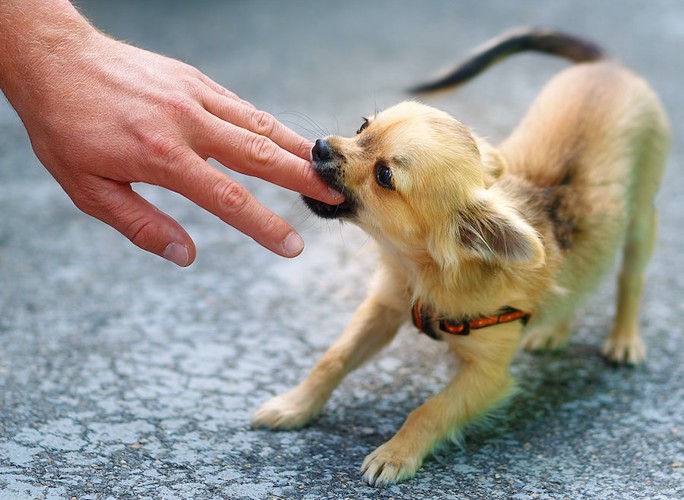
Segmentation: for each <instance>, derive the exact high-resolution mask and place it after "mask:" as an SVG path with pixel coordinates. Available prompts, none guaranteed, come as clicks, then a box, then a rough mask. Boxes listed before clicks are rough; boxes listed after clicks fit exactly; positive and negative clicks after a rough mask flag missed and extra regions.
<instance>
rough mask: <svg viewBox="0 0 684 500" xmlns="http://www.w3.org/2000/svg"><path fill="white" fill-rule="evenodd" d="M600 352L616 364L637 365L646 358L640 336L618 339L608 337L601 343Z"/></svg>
mask: <svg viewBox="0 0 684 500" xmlns="http://www.w3.org/2000/svg"><path fill="white" fill-rule="evenodd" d="M601 354H603V356H604V357H605V358H606V359H607V360H608V361H610V362H611V363H616V364H618V365H638V364H639V363H641V362H642V361H643V360H644V359H646V347H645V346H644V343H643V342H642V341H641V339H640V338H632V339H629V340H620V339H612V338H609V339H608V340H606V341H605V343H604V344H603V349H601Z"/></svg>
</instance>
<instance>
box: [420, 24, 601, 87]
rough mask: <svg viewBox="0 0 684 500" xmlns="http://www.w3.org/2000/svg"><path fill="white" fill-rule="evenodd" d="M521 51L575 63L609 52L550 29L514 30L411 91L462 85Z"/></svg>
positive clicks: (589, 60) (594, 58)
mask: <svg viewBox="0 0 684 500" xmlns="http://www.w3.org/2000/svg"><path fill="white" fill-rule="evenodd" d="M520 52H542V53H546V54H550V55H555V56H559V57H563V58H565V59H569V60H570V61H573V62H575V63H583V62H591V61H597V60H599V59H605V58H606V57H607V55H606V53H605V52H604V51H603V50H602V49H601V48H600V47H599V46H598V45H596V44H594V43H592V42H590V41H588V40H585V39H583V38H581V37H578V36H575V35H570V34H568V33H563V32H561V31H557V30H554V29H549V28H518V29H514V30H510V31H508V32H506V33H504V34H502V35H500V36H498V37H496V38H494V39H492V40H490V41H489V42H487V43H485V44H484V45H482V46H480V47H479V48H477V49H475V51H474V52H472V54H471V55H470V56H469V57H468V58H467V59H466V60H465V61H463V62H462V63H461V64H459V65H458V66H456V67H455V68H453V69H452V70H451V71H449V72H448V73H446V74H445V75H444V76H442V77H440V78H437V79H435V80H433V81H430V82H426V83H423V84H420V85H416V86H414V87H411V88H409V89H408V92H409V93H410V94H414V95H415V94H424V93H429V92H435V91H438V90H446V89H451V88H454V87H457V86H459V85H462V84H463V83H465V82H467V81H468V80H471V79H472V78H474V77H476V76H477V75H479V74H480V73H482V72H483V71H484V70H486V69H487V68H489V67H490V66H492V65H494V64H496V63H497V62H499V61H501V60H502V59H505V58H506V57H508V56H511V55H513V54H517V53H520Z"/></svg>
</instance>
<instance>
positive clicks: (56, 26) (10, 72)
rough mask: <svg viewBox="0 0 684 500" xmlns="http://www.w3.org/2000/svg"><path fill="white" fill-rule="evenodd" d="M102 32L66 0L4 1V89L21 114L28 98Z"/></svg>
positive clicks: (0, 36)
mask: <svg viewBox="0 0 684 500" xmlns="http://www.w3.org/2000/svg"><path fill="white" fill-rule="evenodd" d="M102 36H103V35H102V34H101V33H100V32H98V31H97V30H96V29H95V28H94V27H93V26H92V25H91V24H90V23H89V22H88V21H87V20H86V19H85V18H84V17H83V16H81V15H80V14H79V12H78V11H77V10H76V9H75V8H74V7H73V6H72V5H71V3H70V2H69V1H67V0H3V12H2V13H0V53H1V54H3V56H2V57H0V89H1V90H2V91H3V92H4V93H5V95H6V97H7V99H8V100H9V101H10V103H11V104H12V106H13V107H14V108H15V109H16V110H17V112H19V114H20V115H21V108H22V107H23V102H24V101H26V100H27V99H30V100H33V99H35V98H39V97H40V95H41V94H42V93H43V92H44V91H45V90H46V89H47V88H49V81H50V78H51V75H54V74H55V72H59V71H64V70H65V68H68V65H69V64H70V63H71V62H73V58H74V56H75V55H76V54H81V53H83V52H84V50H86V49H87V47H88V46H90V45H91V44H92V42H93V41H94V37H102Z"/></svg>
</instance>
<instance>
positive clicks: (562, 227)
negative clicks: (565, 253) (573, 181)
mask: <svg viewBox="0 0 684 500" xmlns="http://www.w3.org/2000/svg"><path fill="white" fill-rule="evenodd" d="M567 184H568V183H564V184H560V185H558V186H556V187H552V188H547V189H544V190H543V194H544V208H545V209H546V214H547V216H548V218H549V220H550V221H551V225H552V227H553V235H554V236H555V238H556V242H557V243H558V246H559V247H560V249H561V250H569V249H570V248H572V237H573V234H574V232H575V227H576V223H577V221H576V220H575V217H574V216H573V215H572V212H571V210H569V209H568V206H567V203H566V198H567V191H568V190H569V186H568V185H567Z"/></svg>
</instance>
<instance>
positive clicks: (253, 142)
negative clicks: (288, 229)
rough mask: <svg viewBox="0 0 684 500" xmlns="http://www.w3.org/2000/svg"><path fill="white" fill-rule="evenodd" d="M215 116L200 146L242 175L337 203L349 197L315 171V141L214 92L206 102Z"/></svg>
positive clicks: (201, 135) (207, 124)
mask: <svg viewBox="0 0 684 500" xmlns="http://www.w3.org/2000/svg"><path fill="white" fill-rule="evenodd" d="M205 106H206V109H207V110H208V111H209V112H210V113H211V116H213V119H211V118H210V119H207V121H206V122H205V124H204V125H205V127H203V128H202V130H201V132H200V133H199V134H198V136H197V137H195V138H194V139H193V142H194V144H195V147H196V149H198V150H200V151H202V152H203V153H205V154H206V155H207V156H211V157H212V158H215V159H216V160H218V161H219V162H221V163H222V164H223V165H226V166H228V167H230V168H232V169H233V170H236V171H238V172H240V173H243V174H246V175H251V176H256V177H259V178H261V179H264V180H267V181H269V182H273V183H275V184H278V185H279V186H282V187H285V188H288V189H292V190H294V191H297V192H299V193H301V194H304V195H306V196H310V197H312V198H315V199H317V200H320V201H323V202H325V203H329V204H332V205H336V204H338V203H341V202H342V200H343V197H342V195H341V194H340V193H338V192H337V191H335V190H332V189H331V188H330V187H329V186H328V185H327V184H325V183H324V182H323V181H322V180H321V178H320V177H319V176H318V175H317V174H316V173H315V172H314V170H313V168H312V166H311V163H310V158H311V147H312V146H313V144H312V143H311V142H309V141H307V140H306V139H304V138H303V137H301V136H300V135H298V134H297V133H295V132H294V131H292V130H290V129H289V128H287V127H286V126H284V125H283V124H282V123H280V122H279V121H278V120H276V119H275V118H274V117H273V116H272V115H270V114H268V113H266V112H264V111H259V110H257V109H255V108H254V107H251V106H246V105H244V104H242V103H241V102H239V101H236V100H234V99H218V98H216V96H215V95H214V96H213V97H211V98H208V100H207V101H206V103H205Z"/></svg>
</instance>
